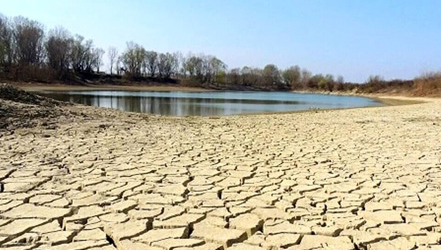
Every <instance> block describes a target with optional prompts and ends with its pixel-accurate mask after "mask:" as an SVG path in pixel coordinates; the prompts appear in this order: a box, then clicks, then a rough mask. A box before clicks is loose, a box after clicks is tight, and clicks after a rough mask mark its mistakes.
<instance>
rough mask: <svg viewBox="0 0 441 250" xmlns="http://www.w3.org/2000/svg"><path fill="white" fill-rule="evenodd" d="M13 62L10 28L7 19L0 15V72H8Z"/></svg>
mask: <svg viewBox="0 0 441 250" xmlns="http://www.w3.org/2000/svg"><path fill="white" fill-rule="evenodd" d="M12 62H13V41H12V28H11V25H10V22H9V20H8V18H6V17H5V16H2V15H0V72H6V71H8V70H9V67H11V65H12Z"/></svg>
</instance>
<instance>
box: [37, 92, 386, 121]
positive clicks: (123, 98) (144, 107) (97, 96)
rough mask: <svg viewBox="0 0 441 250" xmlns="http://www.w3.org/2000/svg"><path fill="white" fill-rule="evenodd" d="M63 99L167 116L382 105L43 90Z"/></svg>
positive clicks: (263, 95)
mask: <svg viewBox="0 0 441 250" xmlns="http://www.w3.org/2000/svg"><path fill="white" fill-rule="evenodd" d="M39 94H40V95H44V96H48V97H51V98H54V99H57V100H61V101H69V102H74V103H80V104H84V105H89V106H97V107H106V108H114V109H119V110H122V111H130V112H139V113H150V114H160V115H167V116H189V115H190V116H217V115H234V114H249V113H267V112H289V111H300V110H308V109H334V108H354V107H366V106H381V105H382V104H381V103H379V102H377V101H375V100H373V99H370V98H365V97H354V96H337V95H324V94H303V93H292V92H233V91H215V92H180V91H167V92H156V91H104V90H103V91H43V92H39Z"/></svg>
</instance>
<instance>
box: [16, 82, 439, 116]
mask: <svg viewBox="0 0 441 250" xmlns="http://www.w3.org/2000/svg"><path fill="white" fill-rule="evenodd" d="M13 85H14V86H16V87H19V88H21V89H23V90H25V91H29V92H38V91H99V90H115V91H118V90H120V91H158V92H162V91H180V92H213V91H219V90H215V89H204V88H198V87H183V86H167V85H155V86H137V85H108V84H107V85H86V86H84V85H68V84H34V83H14V84H13ZM287 92H292V93H299V94H322V95H340V96H354V97H365V98H370V99H372V100H375V101H377V102H379V103H381V104H383V105H384V106H365V107H350V108H327V109H317V110H315V109H313V110H312V109H308V110H293V111H285V112H257V113H245V114H233V115H217V116H207V117H212V118H219V117H224V116H227V117H228V116H229V117H234V116H253V115H275V114H279V115H285V114H293V113H305V112H320V111H331V110H350V109H364V108H378V107H388V106H399V105H413V104H421V103H425V102H428V101H430V99H436V98H430V97H406V96H399V95H398V96H391V95H382V94H356V93H345V92H312V91H287ZM123 112H129V111H123ZM129 113H137V112H129ZM147 114H148V113H147ZM159 116H163V115H159ZM164 117H170V116H164ZM184 117H198V116H184Z"/></svg>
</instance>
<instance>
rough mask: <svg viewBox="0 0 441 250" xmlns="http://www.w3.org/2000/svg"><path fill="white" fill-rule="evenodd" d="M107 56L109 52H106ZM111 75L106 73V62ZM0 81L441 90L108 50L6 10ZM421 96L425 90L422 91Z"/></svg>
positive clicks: (434, 82) (0, 27)
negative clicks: (12, 16)
mask: <svg viewBox="0 0 441 250" xmlns="http://www.w3.org/2000/svg"><path fill="white" fill-rule="evenodd" d="M104 55H106V56H104ZM105 60H106V62H107V64H106V65H107V66H108V71H107V72H108V73H104V72H102V71H103V69H102V67H103V65H104V61H105ZM0 79H3V80H10V81H36V82H38V81H39V82H49V83H50V82H55V81H63V82H67V83H71V82H79V83H83V82H85V81H88V82H94V83H100V82H103V83H110V84H111V83H118V84H126V83H131V82H134V81H137V82H140V83H142V84H144V83H145V84H147V83H151V82H161V83H180V84H183V85H189V86H198V87H204V88H214V89H232V90H301V91H324V92H333V91H339V92H348V91H351V92H358V93H378V92H391V91H396V90H399V91H401V92H403V91H407V92H412V93H413V92H414V93H426V92H427V89H428V88H429V89H432V90H430V91H429V92H430V93H432V92H433V93H441V86H440V83H441V81H440V79H441V75H440V74H431V75H425V76H422V77H420V78H417V79H415V80H411V81H402V80H392V81H385V80H384V79H383V78H382V77H380V76H371V77H370V78H369V79H368V80H367V81H366V83H364V84H358V83H348V82H345V80H344V78H343V77H342V76H337V77H334V76H333V75H330V74H328V75H323V74H312V73H311V72H310V71H308V70H306V69H301V68H300V67H299V66H292V67H289V68H287V69H279V68H278V67H277V66H276V65H274V64H268V65H266V66H265V67H264V68H255V67H247V66H245V67H242V68H233V69H229V68H228V66H227V65H226V64H225V63H224V62H223V61H222V60H220V59H219V58H217V57H216V56H212V55H204V54H187V55H185V56H184V55H183V54H182V53H181V52H174V53H159V52H155V51H151V50H148V49H146V48H144V47H143V46H142V45H139V44H137V43H134V42H128V43H127V46H126V48H125V49H124V51H121V52H119V51H118V50H117V49H116V48H115V47H110V48H108V49H107V51H105V50H104V49H102V48H99V47H96V46H95V45H94V43H93V41H92V40H88V39H85V38H84V37H83V36H80V35H72V34H71V33H70V32H69V31H67V30H66V29H64V28H62V27H57V28H55V29H52V30H49V31H48V32H47V31H46V29H45V28H44V26H43V24H41V23H39V22H37V21H34V20H29V19H27V18H24V17H21V16H19V17H14V18H8V17H5V16H2V15H1V14H0ZM418 95H420V94H418Z"/></svg>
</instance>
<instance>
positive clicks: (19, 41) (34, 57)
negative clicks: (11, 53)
mask: <svg viewBox="0 0 441 250" xmlns="http://www.w3.org/2000/svg"><path fill="white" fill-rule="evenodd" d="M13 34H14V42H15V46H16V53H17V61H18V62H19V63H20V64H22V65H38V64H40V63H41V62H42V58H43V39H44V30H43V25H42V24H40V23H39V22H36V21H31V20H29V19H27V18H24V17H20V16H19V17H16V18H15V19H14V32H13Z"/></svg>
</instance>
